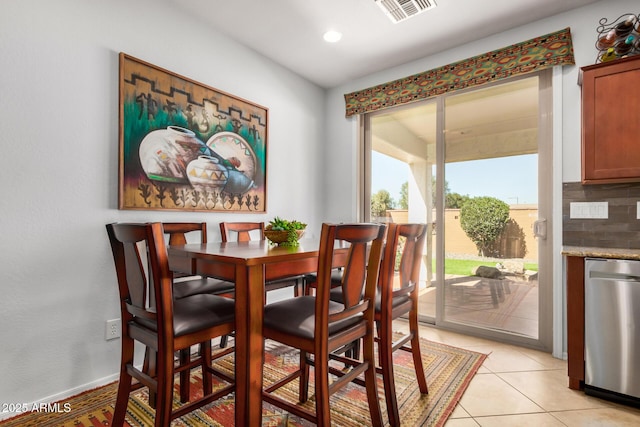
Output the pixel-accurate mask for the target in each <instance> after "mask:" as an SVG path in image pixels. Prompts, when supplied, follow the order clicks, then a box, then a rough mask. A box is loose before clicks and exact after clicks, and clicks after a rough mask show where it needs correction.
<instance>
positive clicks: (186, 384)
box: [179, 348, 204, 403]
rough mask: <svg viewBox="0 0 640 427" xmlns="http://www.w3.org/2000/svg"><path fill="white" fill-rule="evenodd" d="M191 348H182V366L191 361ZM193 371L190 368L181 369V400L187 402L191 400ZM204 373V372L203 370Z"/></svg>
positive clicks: (180, 358) (180, 357)
mask: <svg viewBox="0 0 640 427" xmlns="http://www.w3.org/2000/svg"><path fill="white" fill-rule="evenodd" d="M190 352H191V349H190V348H183V349H182V350H180V352H179V353H180V356H179V360H180V366H183V365H186V364H187V363H189V362H190V361H191V354H190ZM190 374H191V372H190V370H189V369H185V370H184V371H180V402H182V403H185V402H188V401H189V389H190V377H191V375H190ZM203 375H204V372H203Z"/></svg>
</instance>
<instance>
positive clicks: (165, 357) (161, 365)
mask: <svg viewBox="0 0 640 427" xmlns="http://www.w3.org/2000/svg"><path fill="white" fill-rule="evenodd" d="M158 356H159V357H158V377H157V379H158V390H157V392H158V397H157V399H158V400H157V405H156V419H155V427H166V426H168V425H169V423H170V421H171V408H172V404H173V352H171V351H158Z"/></svg>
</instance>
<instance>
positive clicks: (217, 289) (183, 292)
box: [173, 277, 235, 299]
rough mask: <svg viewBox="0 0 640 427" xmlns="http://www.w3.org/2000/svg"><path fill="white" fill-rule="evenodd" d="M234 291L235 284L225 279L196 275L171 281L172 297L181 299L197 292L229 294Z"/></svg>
mask: <svg viewBox="0 0 640 427" xmlns="http://www.w3.org/2000/svg"><path fill="white" fill-rule="evenodd" d="M234 292H235V284H234V283H233V282H227V281H226V280H218V279H211V278H209V277H197V278H195V279H189V280H175V281H174V282H173V298H174V299H181V298H184V297H188V296H191V295H198V294H213V295H216V294H229V293H234Z"/></svg>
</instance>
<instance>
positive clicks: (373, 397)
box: [362, 331, 383, 427]
mask: <svg viewBox="0 0 640 427" xmlns="http://www.w3.org/2000/svg"><path fill="white" fill-rule="evenodd" d="M362 353H363V355H362V357H363V360H364V363H367V364H368V367H367V370H366V371H365V373H364V381H365V387H366V389H367V400H368V401H369V414H370V416H371V425H373V426H374V427H382V424H383V423H382V412H381V410H380V401H379V400H378V385H377V378H376V359H375V355H374V337H373V331H371V333H369V334H367V335H366V336H365V337H364V339H363V349H362Z"/></svg>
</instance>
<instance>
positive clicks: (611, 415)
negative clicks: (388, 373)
mask: <svg viewBox="0 0 640 427" xmlns="http://www.w3.org/2000/svg"><path fill="white" fill-rule="evenodd" d="M403 323H404V326H406V322H403V321H398V322H397V325H395V326H396V327H398V328H402V327H403ZM420 334H421V337H423V338H426V339H428V340H432V341H438V342H442V343H445V344H449V345H452V346H456V347H461V348H466V349H469V350H473V351H477V352H479V353H484V354H488V355H489V356H488V357H487V359H486V360H485V362H484V364H483V365H482V367H481V368H480V370H479V371H478V373H477V374H476V376H475V377H474V378H473V380H472V381H471V384H469V387H468V388H467V391H466V392H465V393H464V395H463V396H462V399H461V400H460V403H459V404H458V406H457V407H456V409H455V411H454V412H453V414H452V415H451V417H450V418H449V420H448V421H447V423H446V424H445V427H471V426H500V427H507V426H518V427H520V426H536V427H537V426H636V427H637V426H640V409H634V408H631V407H628V406H623V405H618V404H615V403H612V402H609V401H606V400H601V399H597V398H595V397H591V396H587V395H585V394H584V392H581V391H576V390H571V389H569V388H568V377H567V362H566V361H564V360H559V359H555V358H553V357H552V356H551V355H550V354H548V353H544V352H541V351H537V350H531V349H527V348H522V347H517V346H514V345H509V344H503V343H497V342H494V341H489V340H486V339H481V338H474V337H470V336H466V335H461V334H457V333H453V332H449V331H444V330H441V329H436V328H433V327H429V326H423V327H421V330H420Z"/></svg>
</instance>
